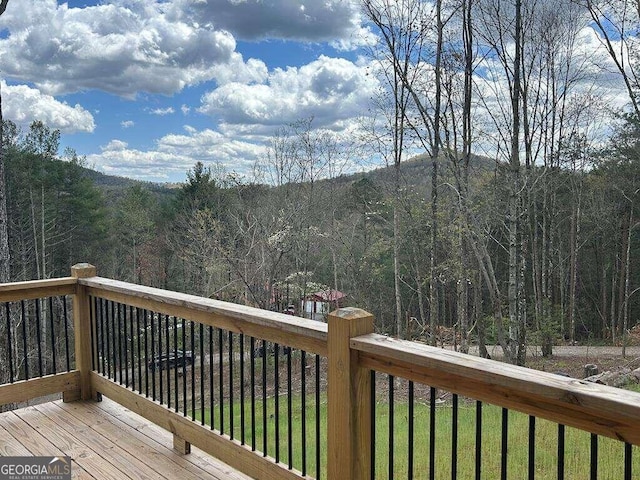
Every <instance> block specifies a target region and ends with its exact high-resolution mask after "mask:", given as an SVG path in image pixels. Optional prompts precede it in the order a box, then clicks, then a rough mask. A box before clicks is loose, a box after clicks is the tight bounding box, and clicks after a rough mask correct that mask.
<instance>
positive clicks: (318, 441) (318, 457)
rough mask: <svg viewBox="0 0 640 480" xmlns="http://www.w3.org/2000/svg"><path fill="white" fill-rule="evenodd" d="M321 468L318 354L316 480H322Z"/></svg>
mask: <svg viewBox="0 0 640 480" xmlns="http://www.w3.org/2000/svg"><path fill="white" fill-rule="evenodd" d="M305 366H306V361H305ZM320 467H321V465H320V355H318V354H316V480H320V472H321V469H320Z"/></svg>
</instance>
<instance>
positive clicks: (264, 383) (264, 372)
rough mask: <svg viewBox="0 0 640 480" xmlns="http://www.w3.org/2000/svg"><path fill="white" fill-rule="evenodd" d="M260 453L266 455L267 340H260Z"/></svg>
mask: <svg viewBox="0 0 640 480" xmlns="http://www.w3.org/2000/svg"><path fill="white" fill-rule="evenodd" d="M262 455H263V456H265V457H266V456H267V342H266V341H265V340H262Z"/></svg>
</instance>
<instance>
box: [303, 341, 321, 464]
mask: <svg viewBox="0 0 640 480" xmlns="http://www.w3.org/2000/svg"><path fill="white" fill-rule="evenodd" d="M317 413H318V412H317V411H316V415H317ZM300 420H301V423H302V425H301V432H300V433H301V435H302V438H301V439H300V440H301V442H300V445H302V476H305V475H306V474H307V352H305V351H304V350H303V351H302V352H300ZM316 449H317V445H316Z"/></svg>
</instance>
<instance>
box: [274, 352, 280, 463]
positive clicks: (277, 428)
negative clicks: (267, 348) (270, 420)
mask: <svg viewBox="0 0 640 480" xmlns="http://www.w3.org/2000/svg"><path fill="white" fill-rule="evenodd" d="M279 348H280V346H279V345H278V344H277V343H275V344H274V345H273V365H274V367H273V385H274V387H273V389H274V392H273V397H274V399H273V400H274V410H275V415H274V420H275V442H276V457H275V459H276V463H280V367H279V364H278V363H279V362H278V360H279V357H280V352H279Z"/></svg>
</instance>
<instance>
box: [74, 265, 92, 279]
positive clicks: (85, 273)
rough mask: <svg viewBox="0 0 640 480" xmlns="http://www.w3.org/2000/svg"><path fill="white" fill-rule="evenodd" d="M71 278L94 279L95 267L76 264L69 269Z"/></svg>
mask: <svg viewBox="0 0 640 480" xmlns="http://www.w3.org/2000/svg"><path fill="white" fill-rule="evenodd" d="M71 276H72V277H76V278H88V277H95V276H96V267H94V266H93V265H91V264H90V263H76V264H75V265H74V266H72V267H71Z"/></svg>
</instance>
